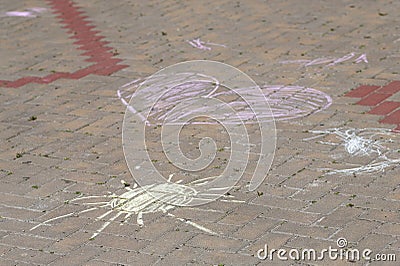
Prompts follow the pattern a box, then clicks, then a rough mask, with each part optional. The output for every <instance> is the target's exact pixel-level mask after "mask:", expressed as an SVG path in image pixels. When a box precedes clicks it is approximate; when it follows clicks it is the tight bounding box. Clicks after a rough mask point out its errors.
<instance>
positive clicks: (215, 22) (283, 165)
mask: <svg viewBox="0 0 400 266" xmlns="http://www.w3.org/2000/svg"><path fill="white" fill-rule="evenodd" d="M52 2H55V3H57V2H63V1H38V0H35V1H28V0H27V1H10V0H4V1H2V3H0V12H2V14H3V15H2V16H0V25H1V27H0V35H1V42H0V47H1V49H0V62H1V65H0V67H1V73H0V80H8V81H14V80H18V79H21V78H23V77H27V76H34V77H44V76H46V75H51V73H55V72H69V73H72V72H74V71H77V70H80V69H85V68H86V67H90V65H91V63H90V62H87V61H85V58H86V59H87V58H89V55H87V56H86V57H85V56H84V55H81V53H82V52H84V51H82V50H77V47H78V44H74V41H76V40H75V39H73V38H72V36H73V35H74V32H71V31H68V28H65V27H64V28H63V26H65V24H62V23H61V22H60V20H59V18H57V17H56V14H54V13H52V12H53V11H54V8H53V7H52V5H51V3H52ZM64 2H67V3H68V2H70V1H64ZM71 3H72V2H71ZM74 5H76V6H77V7H80V9H79V10H80V11H81V12H83V14H84V15H86V16H87V18H86V20H87V21H90V25H92V26H94V27H95V28H94V30H97V31H99V35H101V36H104V38H103V39H102V41H107V42H108V44H107V46H108V47H110V48H112V50H111V51H112V53H113V58H118V59H121V60H122V61H121V64H124V65H126V66H127V67H125V68H122V69H118V70H117V69H116V70H115V71H111V70H110V72H112V73H106V74H104V75H102V74H98V73H97V74H96V73H92V74H87V75H85V76H83V77H79V78H75V79H71V78H59V79H56V80H54V81H52V82H48V83H45V84H43V83H42V84H41V83H40V82H39V83H35V82H28V83H26V84H25V85H23V86H19V87H16V88H10V87H0V140H1V148H0V264H1V265H153V264H157V265H218V264H224V265H263V264H267V262H270V261H268V260H266V261H262V260H259V259H258V258H257V251H258V250H259V249H261V248H263V247H264V245H265V244H267V245H268V247H269V248H274V249H279V248H285V249H286V250H290V249H292V248H298V249H299V250H300V249H307V248H314V249H317V250H321V249H324V248H328V247H329V246H332V247H337V245H336V240H337V239H338V238H340V237H344V238H346V239H347V241H348V247H351V248H359V249H360V250H362V249H365V248H369V249H371V250H372V251H373V254H378V253H382V254H396V256H397V260H400V233H399V232H400V213H399V210H400V193H399V192H400V178H399V176H400V168H399V167H398V165H399V163H398V162H397V163H394V164H391V165H389V166H388V167H386V168H384V170H378V171H375V172H372V173H366V172H360V173H358V172H357V173H354V174H350V175H347V174H345V173H341V172H337V173H332V172H327V169H331V170H332V169H333V170H335V169H344V168H349V167H352V166H354V165H356V164H363V165H365V164H368V163H370V162H373V160H374V159H377V158H378V157H379V155H378V154H377V153H371V154H370V155H369V156H364V157H362V156H361V157H357V156H350V155H349V154H348V153H347V152H346V149H345V147H344V146H343V145H342V144H343V139H340V138H338V137H337V136H336V135H334V134H326V135H325V136H322V137H320V138H313V137H315V136H316V134H315V133H313V131H321V130H327V129H332V128H356V129H365V128H375V129H376V128H383V129H388V132H389V130H391V129H393V126H391V125H387V124H380V123H379V120H380V116H377V115H371V114H367V112H368V111H369V110H370V108H369V107H368V106H361V105H356V104H355V103H356V102H357V101H358V100H359V99H355V98H348V97H344V94H346V93H348V92H349V91H351V90H352V89H354V88H357V87H358V86H359V85H363V84H367V85H378V86H383V85H385V84H388V83H389V82H391V81H393V80H400V75H399V73H400V68H399V57H400V47H399V45H400V41H399V40H400V34H399V32H398V27H399V22H400V19H399V16H398V12H397V11H398V10H399V8H400V3H399V2H396V1H372V0H371V1H369V0H368V1H361V0H359V1H340V0H334V1H303V0H301V1H289V0H287V1H267V2H264V1H255V0H254V1H253V0H252V1H225V0H220V1H185V2H181V1H158V0H152V1H126V0H123V1H105V0H86V1H83V0H75V1H74ZM33 7H43V8H46V10H45V11H43V12H41V13H34V15H35V17H10V16H5V15H4V14H5V12H9V11H24V10H25V11H27V10H29V8H33ZM67 16H70V18H71V19H73V18H74V16H76V14H74V13H71V14H67ZM82 38H83V39H84V37H82ZM196 38H200V39H201V40H203V41H205V42H207V41H208V42H211V43H215V44H221V45H223V46H216V45H209V47H211V50H202V49H197V48H195V47H192V46H191V45H190V44H189V43H188V40H193V39H196ZM205 45H207V44H205ZM88 49H89V48H88ZM90 49H92V48H90ZM93 53H94V54H95V56H98V55H97V54H100V53H102V52H101V51H99V50H96V49H95V48H93ZM350 53H354V56H353V57H352V58H351V59H349V60H344V61H343V62H338V63H334V64H331V65H329V64H330V63H332V62H334V61H335V59H340V58H343V57H344V56H346V55H349V54H350ZM363 54H365V55H366V58H367V59H368V63H367V62H365V61H360V62H358V63H356V62H355V60H356V59H357V58H359V57H360V56H362V55H363ZM318 58H325V59H326V58H331V59H332V60H331V61H330V62H328V63H324V64H310V65H308V66H305V64H307V63H310V62H312V61H313V60H315V59H318ZM194 59H206V60H215V61H220V62H224V63H227V64H230V65H232V66H234V67H237V68H239V69H240V70H241V71H243V72H245V73H246V74H248V75H249V76H250V77H251V78H253V79H254V80H255V81H256V82H257V83H258V84H260V85H266V86H272V85H283V86H304V87H309V88H313V89H316V90H319V91H321V92H323V93H325V94H327V95H329V96H330V97H331V98H332V105H330V106H329V107H328V108H327V109H324V110H322V111H320V112H317V113H314V114H310V115H308V116H306V117H298V118H295V119H291V120H285V121H277V122H276V130H277V149H276V154H275V159H274V162H273V164H272V167H271V170H270V172H269V174H268V177H267V178H266V179H265V181H264V182H263V184H262V185H261V186H260V187H259V188H258V189H257V190H256V191H253V192H249V191H248V190H247V188H246V187H245V184H246V182H247V181H249V178H248V174H247V173H246V175H245V177H244V179H243V180H242V181H240V182H239V184H238V186H237V187H235V188H234V189H233V190H232V191H230V195H231V196H233V197H228V198H227V200H218V201H216V202H212V203H210V204H207V205H202V206H197V207H182V208H174V209H172V210H170V211H168V213H162V212H155V213H145V214H143V222H144V225H143V226H139V225H138V224H137V220H136V214H133V215H132V216H131V217H130V218H129V219H126V220H125V219H124V215H121V216H120V217H118V218H117V219H116V220H113V221H112V220H110V218H111V217H112V216H113V215H115V211H114V213H110V214H109V215H107V216H104V217H102V215H103V214H105V213H106V212H107V211H108V210H109V209H107V208H98V209H96V210H93V211H88V212H85V211H84V210H87V209H89V208H91V207H92V206H87V205H85V204H84V203H85V201H84V200H81V201H79V200H74V199H76V198H79V197H89V196H102V195H112V193H115V194H116V195H121V194H122V193H124V192H125V191H126V188H125V186H127V184H125V185H124V184H123V183H122V182H121V181H122V180H124V181H125V182H126V183H129V184H130V187H133V186H134V183H135V181H134V179H133V177H132V176H131V174H130V172H129V170H128V167H127V165H126V162H125V159H124V154H123V149H122V142H121V132H122V121H123V117H124V112H125V106H124V105H123V104H122V103H121V101H120V100H119V99H118V97H117V89H118V88H119V87H120V86H121V85H123V84H125V83H126V82H128V81H131V80H134V79H137V78H144V77H146V76H149V75H151V74H153V73H155V72H156V71H158V70H160V69H162V68H164V67H167V66H169V65H172V64H174V63H178V62H182V61H187V60H194ZM296 60H297V61H296ZM299 60H303V61H299ZM314 63H315V61H314ZM85 71H86V70H85ZM399 94H400V92H398V93H397V94H394V95H393V96H392V98H391V99H393V100H395V99H398V96H399ZM396 97H397V98H396ZM196 130H197V129H193V131H189V133H188V135H187V136H189V137H188V139H189V140H190V135H191V134H190V133H191V132H193V135H192V137H193V138H194V139H197V137H199V136H203V134H204V132H207V133H209V135H210V137H212V138H214V139H215V140H216V141H217V142H218V141H222V142H223V141H226V139H224V138H223V136H222V134H219V133H218V132H219V131H218V129H215V128H214V127H213V126H209V127H207V126H206V127H205V129H204V128H203V131H196ZM250 130H253V131H251V132H256V130H255V129H253V128H251V127H250ZM154 132H155V133H154ZM154 132H153V133H154V135H152V136H150V137H149V142H150V144H149V145H150V146H149V147H150V148H153V147H154V149H155V150H156V148H157V138H156V137H157V136H158V135H157V131H154ZM385 132H386V131H385ZM388 134H389V136H388V135H379V136H378V137H371V139H372V140H374V141H378V140H381V142H380V143H381V146H380V147H381V148H380V149H386V150H385V152H386V153H387V156H388V157H390V158H391V159H393V160H396V159H399V157H400V156H399V155H400V153H399V152H400V145H399V144H400V134H399V133H388ZM365 136H366V137H370V136H371V135H365ZM382 140H386V141H385V142H382ZM193 142H194V143H197V142H196V141H193ZM332 143H336V144H338V145H333V144H332ZM152 145H154V146H152ZM185 145H189V146H185ZM190 145H192V144H189V143H186V144H185V143H184V144H183V150H185V149H186V151H187V152H189V153H190V151H191V150H192V146H190ZM154 156H155V157H154V158H157V160H156V159H154V162H155V164H156V165H158V167H159V168H160V169H162V170H164V171H165V172H166V173H170V171H173V169H170V168H169V167H170V166H169V165H168V163H166V162H164V161H162V157H157V153H155V154H154ZM221 156H222V157H221V158H224V157H223V156H225V155H224V154H222V155H221ZM160 158H161V159H160ZM220 165H223V164H222V163H219V162H216V163H215V164H213V165H212V167H213V168H212V169H211V170H210V173H214V172H218V171H219V167H220ZM252 167H253V166H252ZM252 167H250V169H248V172H251V170H252ZM213 171H214V172H213ZM102 200H103V201H104V200H106V201H108V200H110V198H107V197H106V198H104V197H103V199H99V201H102ZM91 202H93V200H92V201H91ZM94 202H95V201H94ZM82 211H83V212H82ZM78 213H79V214H78ZM60 216H61V217H60ZM56 217H60V218H59V219H53V220H50V221H49V222H48V223H46V224H43V225H41V226H38V227H36V228H35V229H33V230H31V229H32V228H34V227H35V226H37V225H39V223H43V222H45V221H47V220H49V219H52V218H56ZM99 217H100V218H99ZM188 221H190V222H193V223H195V224H197V225H201V226H203V227H204V228H207V229H209V230H211V231H213V232H215V233H216V234H215V235H213V234H209V233H207V232H205V231H204V230H200V229H199V228H196V227H195V226H193V225H191V224H190V223H188ZM108 222H110V224H109V225H108V226H107V227H106V228H105V229H104V230H103V231H102V232H101V233H99V234H98V235H97V236H96V237H95V238H94V239H91V236H92V235H93V234H94V233H96V231H98V230H99V229H100V228H102V227H103V226H104V224H105V223H108ZM272 263H274V265H275V264H276V265H281V264H282V265H291V264H303V265H308V264H312V265H330V264H332V265H341V264H347V263H350V262H346V261H341V260H336V261H330V260H329V259H325V260H324V261H294V260H288V261H279V260H278V259H276V258H275V260H274V261H273V262H272ZM381 263H383V262H374V261H372V262H368V261H364V260H361V261H359V262H351V264H352V265H354V264H355V265H362V264H372V265H380V264H381ZM397 263H398V262H397ZM383 265H397V264H396V262H385V263H384V264H383Z"/></svg>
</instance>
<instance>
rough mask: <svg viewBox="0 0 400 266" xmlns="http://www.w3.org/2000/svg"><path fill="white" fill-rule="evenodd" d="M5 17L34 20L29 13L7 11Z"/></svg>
mask: <svg viewBox="0 0 400 266" xmlns="http://www.w3.org/2000/svg"><path fill="white" fill-rule="evenodd" d="M5 16H6V17H25V18H36V15H34V14H33V13H32V12H30V11H9V12H6V13H5Z"/></svg>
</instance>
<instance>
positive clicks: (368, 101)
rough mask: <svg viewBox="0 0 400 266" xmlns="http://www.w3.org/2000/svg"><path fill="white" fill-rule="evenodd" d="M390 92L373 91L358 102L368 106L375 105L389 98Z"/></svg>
mask: <svg viewBox="0 0 400 266" xmlns="http://www.w3.org/2000/svg"><path fill="white" fill-rule="evenodd" d="M389 97H390V94H383V93H371V94H369V95H368V96H366V97H364V98H362V99H361V100H360V101H358V102H357V103H356V104H359V105H366V106H375V105H377V104H378V103H380V102H382V101H383V100H385V99H386V98H389Z"/></svg>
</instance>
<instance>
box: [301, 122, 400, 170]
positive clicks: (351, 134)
mask: <svg viewBox="0 0 400 266" xmlns="http://www.w3.org/2000/svg"><path fill="white" fill-rule="evenodd" d="M310 133H313V134H318V135H317V136H313V137H310V138H306V139H303V140H305V141H310V140H314V139H318V138H322V137H325V136H327V135H334V136H336V139H337V140H338V141H339V142H329V141H318V143H320V144H326V145H332V146H343V148H344V150H345V153H346V154H347V155H348V156H350V157H374V158H373V159H372V161H370V162H369V163H368V164H366V165H360V164H353V165H354V167H351V168H345V169H330V168H322V169H320V170H322V171H325V172H326V175H332V174H340V173H341V174H346V175H354V174H357V173H359V174H360V173H376V172H383V171H385V169H386V168H388V167H391V166H398V165H399V164H400V159H398V158H391V157H394V156H391V157H389V154H390V153H391V150H390V148H389V147H387V145H385V144H389V143H393V142H394V141H393V140H392V137H395V135H394V133H393V132H392V131H391V130H389V129H384V128H364V129H354V128H333V129H327V130H313V131H310Z"/></svg>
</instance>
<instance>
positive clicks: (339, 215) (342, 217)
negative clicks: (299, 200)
mask: <svg viewBox="0 0 400 266" xmlns="http://www.w3.org/2000/svg"><path fill="white" fill-rule="evenodd" d="M362 212H363V211H362V210H360V209H356V208H351V207H340V208H338V209H336V210H335V211H334V212H332V213H331V214H329V215H327V216H326V217H324V219H322V220H321V221H320V222H319V223H318V225H321V226H330V227H340V226H343V225H345V224H347V223H349V222H352V221H354V220H356V219H357V216H359V215H360V214H361V213H362Z"/></svg>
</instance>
